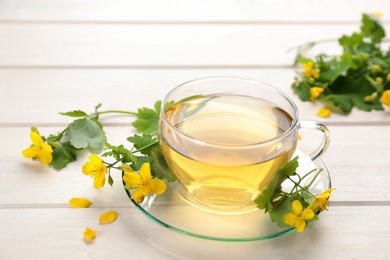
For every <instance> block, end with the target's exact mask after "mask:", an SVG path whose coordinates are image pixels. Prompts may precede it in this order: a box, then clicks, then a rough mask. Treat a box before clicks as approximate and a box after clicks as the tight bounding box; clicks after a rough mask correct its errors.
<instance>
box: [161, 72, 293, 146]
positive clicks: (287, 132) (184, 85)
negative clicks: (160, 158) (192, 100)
mask: <svg viewBox="0 0 390 260" xmlns="http://www.w3.org/2000/svg"><path fill="white" fill-rule="evenodd" d="M229 79H232V80H240V81H247V82H250V83H254V84H257V85H260V86H262V87H266V88H268V89H270V90H272V91H274V92H276V93H277V94H279V95H280V96H282V97H283V98H284V99H285V100H286V101H287V102H288V103H289V104H290V105H291V107H292V109H293V111H294V115H292V116H293V121H292V123H291V125H290V127H289V128H288V129H287V130H286V131H284V132H283V133H282V134H281V135H279V136H277V137H274V138H271V139H268V140H265V141H262V142H257V143H253V144H245V145H234V146H229V145H220V144H215V143H210V142H207V141H204V140H201V139H197V138H195V137H193V136H191V135H188V134H185V133H183V132H182V131H181V130H180V129H178V128H176V127H175V126H174V125H173V124H172V123H171V122H170V121H169V120H168V118H167V117H166V116H165V104H166V103H167V100H168V99H169V97H170V96H172V95H173V94H174V93H175V92H177V91H179V90H180V89H182V88H184V87H186V86H187V85H188V84H190V83H193V82H198V81H203V80H229ZM276 105H278V104H276ZM160 116H161V119H162V120H163V121H164V122H165V123H166V124H168V125H169V126H170V127H171V128H172V129H174V130H175V132H176V133H178V134H179V135H181V136H183V137H185V138H188V139H190V140H193V141H194V142H197V143H203V144H205V145H208V146H214V147H224V148H226V147H229V148H230V149H232V148H248V147H256V146H260V145H265V144H268V143H272V142H274V141H276V140H281V139H283V138H285V137H286V136H288V135H289V134H290V133H291V132H292V131H293V130H294V129H295V127H296V126H297V125H298V118H299V111H298V108H297V106H296V104H295V103H294V101H293V100H292V99H291V98H290V97H289V96H287V95H286V94H285V93H284V92H283V91H281V90H279V89H278V88H275V87H273V86H271V85H269V84H267V83H264V82H262V81H258V80H254V79H248V78H244V77H234V76H209V77H202V78H196V79H192V80H189V81H186V82H184V83H181V84H179V85H178V86H176V87H174V88H173V89H171V90H170V91H169V92H168V93H167V94H166V95H165V96H164V98H163V99H162V102H161V107H160Z"/></svg>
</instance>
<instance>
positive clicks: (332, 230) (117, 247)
mask: <svg viewBox="0 0 390 260" xmlns="http://www.w3.org/2000/svg"><path fill="white" fill-rule="evenodd" d="M109 209H110V210H111V209H112V210H116V211H117V212H118V213H119V217H118V219H117V221H116V222H114V223H112V224H109V225H99V224H98V222H97V219H98V216H99V214H101V213H102V212H104V211H105V210H108V209H101V208H99V209H97V208H88V209H76V210H75V209H69V208H56V209H42V208H39V209H0V230H1V231H2V239H1V240H0V258H1V259H28V258H34V259H53V258H58V257H59V256H61V257H60V258H66V259H85V258H91V259H108V258H112V259H119V258H123V256H124V254H126V258H127V259H139V258H143V259H209V258H212V259H259V256H261V257H262V258H263V257H264V258H272V259H284V258H285V257H286V255H293V258H299V259H307V258H311V256H314V255H315V256H316V258H318V259H346V258H347V259H357V258H359V259H386V258H387V256H388V255H389V253H390V248H389V247H388V241H389V240H390V235H389V229H388V228H387V227H388V219H389V217H390V207H361V206H357V207H332V208H330V210H329V211H328V212H326V214H323V215H322V216H321V220H320V221H319V222H317V223H314V224H311V225H309V226H308V227H307V228H306V230H305V232H304V233H301V234H291V235H286V236H282V237H279V238H275V239H271V240H266V241H258V242H251V243H222V242H213V241H208V240H202V239H197V238H191V237H187V236H185V235H182V234H178V233H175V232H171V231H168V230H167V229H166V228H163V227H161V226H158V225H157V224H155V223H153V222H152V221H150V220H149V219H147V218H146V217H145V216H144V215H142V214H141V213H140V212H138V210H136V209H135V208H133V207H131V208H115V207H110V208H109ZM86 227H90V228H94V229H96V230H97V237H96V239H95V240H94V241H93V242H92V243H90V244H86V243H84V242H83V241H82V233H83V231H84V229H85V228H86ZM20 245H23V250H21V248H20ZM178 245H180V246H178ZM362 245H365V246H362ZM319 247H321V249H319ZM367 248H369V250H368V249H367ZM70 249H71V250H70ZM309 256H310V257H309Z"/></svg>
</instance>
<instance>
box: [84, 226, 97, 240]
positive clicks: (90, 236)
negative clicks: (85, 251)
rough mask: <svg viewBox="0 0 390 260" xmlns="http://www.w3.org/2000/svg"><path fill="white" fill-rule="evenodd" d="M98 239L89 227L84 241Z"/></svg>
mask: <svg viewBox="0 0 390 260" xmlns="http://www.w3.org/2000/svg"><path fill="white" fill-rule="evenodd" d="M95 237H96V231H95V230H93V229H90V228H89V227H87V228H86V229H85V231H84V240H85V241H86V242H91V241H92V240H93V239H94V238H95Z"/></svg>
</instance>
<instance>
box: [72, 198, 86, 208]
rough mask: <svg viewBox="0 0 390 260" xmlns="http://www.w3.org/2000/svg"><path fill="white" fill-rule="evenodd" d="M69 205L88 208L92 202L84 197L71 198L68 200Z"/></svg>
mask: <svg viewBox="0 0 390 260" xmlns="http://www.w3.org/2000/svg"><path fill="white" fill-rule="evenodd" d="M69 205H70V206H71V207H72V208H88V207H89V206H91V205H92V202H91V201H89V200H87V199H84V198H72V199H70V200H69Z"/></svg>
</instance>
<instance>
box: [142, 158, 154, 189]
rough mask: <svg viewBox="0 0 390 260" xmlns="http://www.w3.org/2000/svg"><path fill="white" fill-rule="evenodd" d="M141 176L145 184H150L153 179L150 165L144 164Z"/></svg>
mask: <svg viewBox="0 0 390 260" xmlns="http://www.w3.org/2000/svg"><path fill="white" fill-rule="evenodd" d="M140 175H141V177H142V181H143V183H144V184H145V183H148V182H149V181H150V180H151V179H152V173H151V171H150V163H144V164H142V166H141V169H140Z"/></svg>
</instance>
